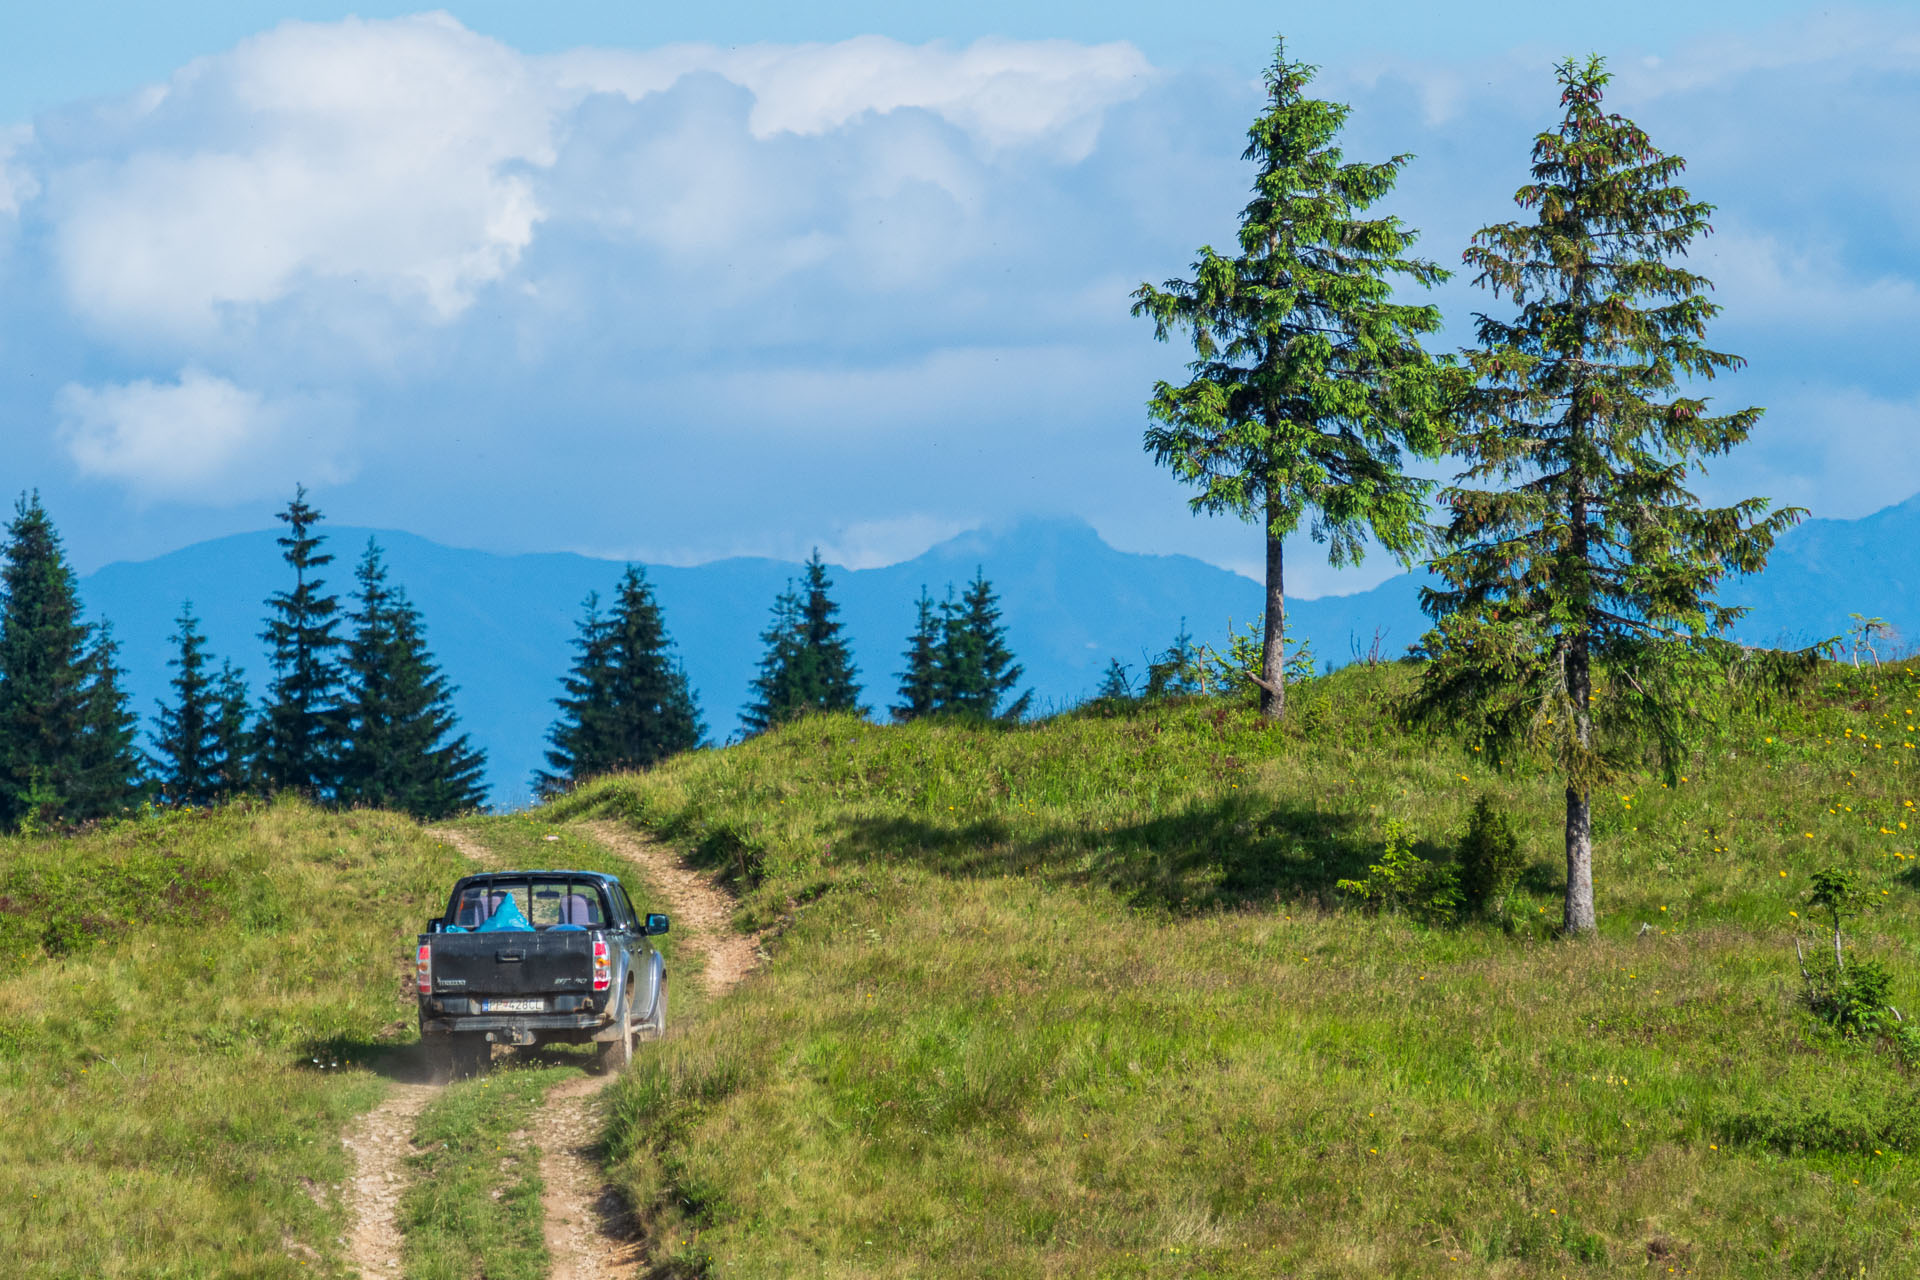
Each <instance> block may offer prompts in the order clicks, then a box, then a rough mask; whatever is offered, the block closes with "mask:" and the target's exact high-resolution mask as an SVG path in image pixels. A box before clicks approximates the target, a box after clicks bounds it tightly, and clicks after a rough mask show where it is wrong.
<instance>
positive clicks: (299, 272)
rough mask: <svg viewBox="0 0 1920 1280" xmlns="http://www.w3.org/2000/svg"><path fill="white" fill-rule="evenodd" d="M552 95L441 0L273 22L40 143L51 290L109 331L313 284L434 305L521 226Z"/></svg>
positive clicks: (210, 326) (213, 315)
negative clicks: (54, 146)
mask: <svg viewBox="0 0 1920 1280" xmlns="http://www.w3.org/2000/svg"><path fill="white" fill-rule="evenodd" d="M559 105H560V104H559V102H558V100H557V97H556V95H555V94H554V92H553V90H552V88H551V86H549V85H547V84H543V83H540V82H538V81H537V80H536V78H535V77H534V76H533V75H532V74H531V73H530V71H529V69H528V67H527V64H526V60H525V59H524V58H522V57H521V56H520V55H519V54H517V53H515V52H514V51H513V50H511V49H508V48H506V47H505V46H503V45H500V44H498V43H496V42H494V41H491V40H488V39H485V38H484V37H481V36H478V35H475V34H474V33H472V32H470V31H467V30H466V29H464V28H462V27H461V26H459V24H457V23H456V22H454V21H453V20H452V19H451V18H448V17H446V16H444V15H429V16H427V17H421V18H407V19H401V20H398V21H391V22H363V21H360V20H357V19H349V20H347V21H345V22H341V23H333V24H324V25H322V24H312V23H299V22H290V23H287V24H285V25H283V26H281V27H278V28H276V29H274V30H273V31H271V32H268V33H266V34H264V35H261V36H257V37H254V38H252V39H250V40H247V41H244V42H242V43H241V44H240V45H239V46H237V47H236V48H235V49H233V50H232V51H230V52H228V53H224V54H220V55H218V56H215V57H210V58H204V59H201V60H199V61H197V62H194V63H192V64H191V65H189V66H188V67H186V68H185V69H183V70H182V71H180V72H179V73H178V74H177V75H175V76H174V77H173V79H172V80H171V81H170V82H169V83H168V84H166V85H165V86H162V87H161V88H160V89H159V90H158V91H156V92H151V93H147V94H144V95H139V96H138V97H136V99H134V100H133V101H132V102H131V103H117V104H112V106H110V107H109V108H106V109H102V110H101V112H100V113H99V115H98V117H97V118H96V119H95V120H93V121H92V122H91V123H92V124H93V126H94V127H93V130H92V131H91V133H90V134H86V135H83V136H86V137H87V140H88V141H89V142H90V143H91V145H90V146H88V147H86V148H84V149H83V150H81V151H80V153H79V154H73V153H71V152H64V151H62V152H57V153H55V154H53V155H50V156H48V158H47V159H48V173H47V179H46V186H47V195H48V201H49V204H50V206H51V207H50V211H49V212H50V216H51V218H52V222H53V226H54V231H55V253H56V255H57V258H58V262H59V266H60V271H61V274H62V276H63V278H64V282H65V285H66V289H67V293H68V296H69V298H70V299H71V300H72V303H73V305H74V307H75V308H76V309H77V310H78V311H79V312H80V313H81V314H83V315H84V316H86V317H87V318H89V319H90V320H92V321H94V322H96V323H97V324H99V325H101V326H102V327H104V328H106V329H108V330H114V331H121V330H126V329H135V330H141V329H157V330H162V331H169V332H173V333H184V334H187V335H193V336H200V337H204V336H207V335H209V334H210V333H211V332H212V331H213V330H214V329H215V328H216V327H217V326H218V325H219V324H220V323H221V322H222V320H223V318H224V317H227V316H229V315H231V313H232V312H233V311H234V309H236V308H247V307H252V306H258V305H261V304H269V303H273V302H277V301H279V300H281V299H284V298H286V297H288V295H289V294H292V293H294V292H295V291H297V290H300V289H301V288H303V287H308V286H312V285H314V284H317V283H326V282H337V283H340V284H343V285H348V286H351V287H352V288H353V289H355V290H361V291H368V292H371V293H374V294H376V295H381V296H384V297H387V298H390V299H392V300H393V301H395V302H399V303H407V304H413V305H416V306H418V307H419V308H421V310H422V312H423V314H424V316H425V317H427V318H435V319H440V320H445V319H447V318H450V317H452V316H454V315H456V314H458V313H459V312H460V311H462V310H463V309H464V308H465V307H466V306H467V305H468V304H469V303H470V302H471V301H472V299H473V297H474V295H475V293H476V292H477V291H478V290H479V289H480V288H482V287H484V286H485V285H487V284H489V283H491V282H492V281H495V280H498V279H499V278H500V277H501V276H502V275H504V274H505V273H506V272H507V271H508V270H509V269H511V267H512V266H513V264H514V263H515V262H516V261H517V260H518V258H519V256H520V254H521V252H522V251H523V250H524V249H525V248H526V247H527V245H528V244H529V243H530V242H531V240H532V238H533V234H534V228H535V226H536V224H537V223H538V221H539V218H540V209H539V207H538V204H537V202H536V201H535V199H534V195H533V187H532V183H531V180H530V178H529V176H528V170H529V169H533V168H538V167H539V166H541V165H545V164H550V163H551V162H552V160H553V157H554V150H553V136H552V135H553V129H554V123H555V114H556V111H557V109H558V107H559ZM76 132H77V130H76Z"/></svg>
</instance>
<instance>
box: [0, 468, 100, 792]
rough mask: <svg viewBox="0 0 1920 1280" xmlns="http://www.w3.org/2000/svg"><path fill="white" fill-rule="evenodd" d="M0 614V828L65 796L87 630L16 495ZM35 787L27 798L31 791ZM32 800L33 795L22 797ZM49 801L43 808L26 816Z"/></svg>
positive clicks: (32, 500) (46, 538)
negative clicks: (31, 811)
mask: <svg viewBox="0 0 1920 1280" xmlns="http://www.w3.org/2000/svg"><path fill="white" fill-rule="evenodd" d="M5 559H6V564H5V568H4V570H3V571H0V574H3V576H0V583H3V584H4V587H5V592H6V598H5V602H4V606H5V607H4V612H3V613H0V826H4V827H6V828H9V829H11V828H13V827H16V826H18V825H19V824H20V822H21V820H22V819H23V818H27V817H33V818H35V819H47V820H53V821H58V820H59V819H60V818H62V817H63V816H66V815H65V814H64V813H63V812H62V808H63V802H64V800H65V798H66V797H69V796H71V795H72V793H73V790H74V783H75V779H74V777H73V773H74V770H75V767H76V765H77V762H78V761H77V757H78V751H79V741H80V733H81V718H82V710H81V707H82V703H83V699H84V692H85V690H84V684H85V659H86V640H87V629H86V626H85V624H84V623H82V622H81V621H80V602H79V599H78V596H77V591H76V587H75V583H74V577H73V570H72V569H71V568H69V567H68V565H67V560H66V553H65V551H64V550H63V549H62V548H61V545H60V535H59V533H58V532H56V531H55V529H54V527H53V521H52V520H51V519H49V518H48V516H47V512H46V509H45V508H44V507H43V506H41V504H40V495H39V494H37V493H35V494H32V495H25V494H23V495H22V496H21V498H20V500H19V502H18V503H17V504H16V505H15V507H14V518H13V520H12V521H11V522H10V523H9V524H8V525H7V543H6V549H5ZM36 793H37V795H36ZM30 797H33V798H30ZM49 805H50V806H51V807H52V809H53V812H51V813H44V814H43V813H30V812H29V810H38V809H41V808H43V807H45V806H49Z"/></svg>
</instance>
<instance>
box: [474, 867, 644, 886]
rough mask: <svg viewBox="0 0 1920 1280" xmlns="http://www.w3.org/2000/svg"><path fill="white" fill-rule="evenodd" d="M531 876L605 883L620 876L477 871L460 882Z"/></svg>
mask: <svg viewBox="0 0 1920 1280" xmlns="http://www.w3.org/2000/svg"><path fill="white" fill-rule="evenodd" d="M531 876H550V877H552V878H553V879H556V880H560V879H565V880H598V881H600V882H601V883H603V884H618V883H619V882H620V877H619V876H616V875H613V874H611V873H609V872H606V871H541V870H528V871H476V872H474V873H473V874H472V875H470V876H461V877H460V879H459V881H458V883H460V884H467V883H468V882H470V881H474V880H525V879H527V878H529V877H531Z"/></svg>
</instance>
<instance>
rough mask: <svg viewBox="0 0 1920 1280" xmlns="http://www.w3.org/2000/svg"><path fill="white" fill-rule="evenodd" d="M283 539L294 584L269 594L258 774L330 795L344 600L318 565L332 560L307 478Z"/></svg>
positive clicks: (273, 785)
mask: <svg viewBox="0 0 1920 1280" xmlns="http://www.w3.org/2000/svg"><path fill="white" fill-rule="evenodd" d="M279 516H280V519H281V520H282V521H284V522H285V523H286V526H287V532H286V533H285V534H284V535H282V536H281V537H280V539H279V543H280V546H281V547H282V548H284V551H283V553H282V554H283V556H284V558H285V559H286V562H287V564H288V565H289V566H290V567H291V568H292V569H293V590H291V591H282V592H276V593H275V594H274V595H273V596H271V597H270V598H269V599H268V600H267V607H268V609H269V610H270V611H271V612H270V613H269V614H268V615H267V627H266V630H265V631H263V632H261V633H260V638H261V639H262V640H264V641H266V642H267V647H268V659H267V660H268V663H269V665H270V667H271V669H272V672H273V675H272V679H271V680H270V681H269V682H268V686H267V699H266V704H265V706H263V707H262V708H261V713H260V723H259V726H258V728H257V730H256V738H257V745H258V748H259V754H258V756H257V758H256V761H255V775H256V781H257V782H258V783H259V784H260V785H261V786H262V787H264V788H265V789H267V790H269V791H280V790H291V791H300V792H303V793H305V794H306V795H308V796H310V797H312V798H313V799H315V800H321V801H325V800H330V799H332V798H333V795H334V792H335V791H336V790H337V789H338V787H339V770H340V739H341V724H340V714H341V713H340V705H339V703H340V667H339V663H338V659H337V657H336V654H337V652H338V650H339V648H340V638H339V636H338V635H336V634H335V632H336V629H337V628H338V627H339V625H340V602H339V600H338V599H336V598H335V597H333V596H330V595H327V594H326V591H325V588H326V582H325V580H324V579H322V578H321V577H320V576H319V570H321V569H322V568H324V567H326V566H327V565H329V564H331V563H333V557H332V556H331V555H329V554H326V553H323V552H322V551H321V550H320V545H321V543H323V542H325V541H326V539H325V537H324V536H322V535H319V534H316V533H314V532H313V527H314V526H315V525H316V524H318V523H319V522H320V519H321V516H320V512H319V511H317V510H315V509H314V508H313V507H311V506H309V505H307V491H306V488H305V487H304V486H302V487H300V488H297V489H296V490H295V491H294V497H293V501H292V502H290V503H288V504H287V508H286V510H284V511H282V512H280V513H279Z"/></svg>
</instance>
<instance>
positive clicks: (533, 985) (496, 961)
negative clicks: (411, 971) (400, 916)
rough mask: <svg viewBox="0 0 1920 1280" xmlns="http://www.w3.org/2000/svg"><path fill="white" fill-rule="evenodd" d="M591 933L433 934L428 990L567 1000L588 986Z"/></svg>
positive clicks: (565, 931)
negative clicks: (429, 986)
mask: <svg viewBox="0 0 1920 1280" xmlns="http://www.w3.org/2000/svg"><path fill="white" fill-rule="evenodd" d="M598 936H599V934H598V933H597V932H595V931H588V932H578V931H574V930H571V929H569V930H563V931H560V932H546V933H436V934H434V935H433V937H432V939H431V944H432V949H433V961H432V964H433V989H434V991H435V992H436V993H439V994H445V995H489V996H517V995H572V994H575V993H579V992H585V991H587V990H589V989H590V988H591V987H592V985H593V940H594V939H595V938H596V937H598Z"/></svg>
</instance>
